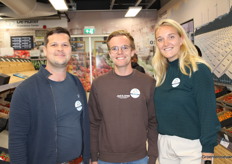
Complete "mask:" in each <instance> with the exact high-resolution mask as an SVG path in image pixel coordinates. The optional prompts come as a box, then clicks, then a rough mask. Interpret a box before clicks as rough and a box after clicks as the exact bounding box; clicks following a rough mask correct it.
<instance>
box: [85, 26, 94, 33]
mask: <svg viewBox="0 0 232 164" xmlns="http://www.w3.org/2000/svg"><path fill="white" fill-rule="evenodd" d="M94 33H95V27H93V26H91V27H85V28H84V34H94Z"/></svg>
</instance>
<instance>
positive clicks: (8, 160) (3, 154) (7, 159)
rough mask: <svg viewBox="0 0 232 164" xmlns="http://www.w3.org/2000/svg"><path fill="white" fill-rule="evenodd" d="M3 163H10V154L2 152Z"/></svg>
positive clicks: (0, 155)
mask: <svg viewBox="0 0 232 164" xmlns="http://www.w3.org/2000/svg"><path fill="white" fill-rule="evenodd" d="M1 161H5V162H10V157H9V154H7V153H5V152H2V153H1V154H0V163H1Z"/></svg>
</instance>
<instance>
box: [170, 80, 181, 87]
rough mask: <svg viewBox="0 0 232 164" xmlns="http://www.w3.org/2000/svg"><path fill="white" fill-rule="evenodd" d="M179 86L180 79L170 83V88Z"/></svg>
mask: <svg viewBox="0 0 232 164" xmlns="http://www.w3.org/2000/svg"><path fill="white" fill-rule="evenodd" d="M179 85H180V78H178V77H177V78H175V79H174V80H173V81H172V87H173V88H175V87H178V86H179Z"/></svg>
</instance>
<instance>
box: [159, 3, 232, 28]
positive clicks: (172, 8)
mask: <svg viewBox="0 0 232 164" xmlns="http://www.w3.org/2000/svg"><path fill="white" fill-rule="evenodd" d="M231 6H232V0H172V1H170V2H169V3H167V4H166V5H165V6H164V7H163V8H162V9H161V10H159V12H158V17H159V18H171V19H174V20H176V21H178V22H179V23H184V22H186V21H188V20H191V19H193V20H194V26H195V28H197V27H200V26H201V25H204V24H207V23H209V22H211V21H213V20H214V19H215V18H217V17H218V16H221V15H223V14H225V13H228V12H229V9H230V8H231Z"/></svg>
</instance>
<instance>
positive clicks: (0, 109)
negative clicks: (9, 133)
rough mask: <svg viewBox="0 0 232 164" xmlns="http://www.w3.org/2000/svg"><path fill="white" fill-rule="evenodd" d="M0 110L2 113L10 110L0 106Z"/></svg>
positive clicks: (7, 112)
mask: <svg viewBox="0 0 232 164" xmlns="http://www.w3.org/2000/svg"><path fill="white" fill-rule="evenodd" d="M0 112H1V113H4V114H9V112H10V111H9V110H8V109H4V108H1V107H0Z"/></svg>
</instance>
